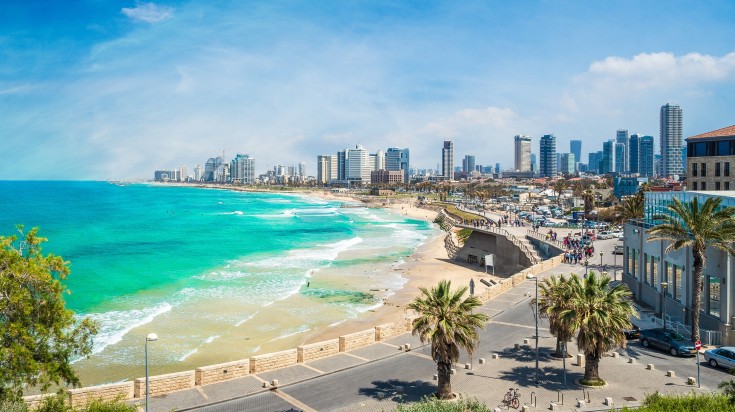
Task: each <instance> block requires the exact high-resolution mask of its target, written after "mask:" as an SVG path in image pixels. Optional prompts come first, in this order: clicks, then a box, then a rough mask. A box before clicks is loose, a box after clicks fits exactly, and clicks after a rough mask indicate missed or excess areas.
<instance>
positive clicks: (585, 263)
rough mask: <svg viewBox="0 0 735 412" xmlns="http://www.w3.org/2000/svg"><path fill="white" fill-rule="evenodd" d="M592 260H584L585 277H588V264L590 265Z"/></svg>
mask: <svg viewBox="0 0 735 412" xmlns="http://www.w3.org/2000/svg"><path fill="white" fill-rule="evenodd" d="M589 264H590V261H589V260H588V259H585V260H584V277H585V279H586V278H587V266H589Z"/></svg>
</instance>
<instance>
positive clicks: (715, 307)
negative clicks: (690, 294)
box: [708, 276, 720, 317]
mask: <svg viewBox="0 0 735 412" xmlns="http://www.w3.org/2000/svg"><path fill="white" fill-rule="evenodd" d="M708 286H709V287H708V294H709V314H710V315H712V316H717V317H720V278H718V277H715V276H710V277H709V282H708Z"/></svg>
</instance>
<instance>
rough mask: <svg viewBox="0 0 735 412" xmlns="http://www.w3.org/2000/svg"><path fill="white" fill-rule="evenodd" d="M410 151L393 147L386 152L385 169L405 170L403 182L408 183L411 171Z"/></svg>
mask: <svg viewBox="0 0 735 412" xmlns="http://www.w3.org/2000/svg"><path fill="white" fill-rule="evenodd" d="M409 168H410V165H409V152H408V149H399V148H397V147H391V148H389V149H388V151H387V152H385V170H388V171H398V170H402V171H403V182H404V183H408V182H409V181H410V177H411V175H410V172H409Z"/></svg>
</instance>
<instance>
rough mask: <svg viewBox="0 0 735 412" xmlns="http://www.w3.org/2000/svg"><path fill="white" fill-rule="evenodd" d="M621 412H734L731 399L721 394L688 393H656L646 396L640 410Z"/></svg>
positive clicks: (734, 405) (734, 406)
mask: <svg viewBox="0 0 735 412" xmlns="http://www.w3.org/2000/svg"><path fill="white" fill-rule="evenodd" d="M621 410H622V411H633V410H635V411H637V412H690V411H717V412H735V404H734V403H732V401H731V398H729V397H728V396H726V395H722V394H709V393H706V394H696V393H688V394H684V395H661V394H660V393H658V392H656V393H654V394H651V395H648V396H646V399H645V400H643V404H642V405H641V407H640V408H637V409H628V408H623V409H621Z"/></svg>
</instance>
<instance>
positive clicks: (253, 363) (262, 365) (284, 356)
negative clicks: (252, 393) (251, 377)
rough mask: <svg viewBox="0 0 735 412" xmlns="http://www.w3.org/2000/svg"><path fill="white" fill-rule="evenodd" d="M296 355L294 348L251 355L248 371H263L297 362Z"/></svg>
mask: <svg viewBox="0 0 735 412" xmlns="http://www.w3.org/2000/svg"><path fill="white" fill-rule="evenodd" d="M297 357H298V354H297V351H296V349H288V350H282V351H280V352H274V353H267V354H265V355H258V356H253V357H252V358H250V373H258V372H265V371H270V370H273V369H280V368H285V367H286V366H291V365H295V364H296V363H297Z"/></svg>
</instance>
